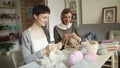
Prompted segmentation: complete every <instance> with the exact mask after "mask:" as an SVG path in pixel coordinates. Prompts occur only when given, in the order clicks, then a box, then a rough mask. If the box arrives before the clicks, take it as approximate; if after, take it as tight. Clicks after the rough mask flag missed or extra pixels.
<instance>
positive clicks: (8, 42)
mask: <svg viewBox="0 0 120 68" xmlns="http://www.w3.org/2000/svg"><path fill="white" fill-rule="evenodd" d="M4 44H14V41H3V42H0V45H4Z"/></svg>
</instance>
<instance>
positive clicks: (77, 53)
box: [68, 51, 83, 66]
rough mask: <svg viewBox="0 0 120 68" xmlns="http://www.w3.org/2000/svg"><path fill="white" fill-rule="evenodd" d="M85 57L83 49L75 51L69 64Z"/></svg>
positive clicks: (69, 59)
mask: <svg viewBox="0 0 120 68" xmlns="http://www.w3.org/2000/svg"><path fill="white" fill-rule="evenodd" d="M82 59H83V54H82V53H81V51H73V52H72V53H71V54H70V56H69V58H68V65H69V66H71V65H72V64H74V63H76V62H77V61H81V60H82Z"/></svg>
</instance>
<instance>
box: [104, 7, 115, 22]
mask: <svg viewBox="0 0 120 68" xmlns="http://www.w3.org/2000/svg"><path fill="white" fill-rule="evenodd" d="M116 17H117V6H112V7H105V8H103V9H102V21H103V23H116V19H117V18H116Z"/></svg>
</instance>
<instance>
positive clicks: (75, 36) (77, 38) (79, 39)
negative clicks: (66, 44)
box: [70, 32, 81, 41]
mask: <svg viewBox="0 0 120 68" xmlns="http://www.w3.org/2000/svg"><path fill="white" fill-rule="evenodd" d="M70 37H73V38H75V39H76V40H78V41H81V38H80V37H79V36H77V34H76V33H74V32H73V33H72V34H70Z"/></svg>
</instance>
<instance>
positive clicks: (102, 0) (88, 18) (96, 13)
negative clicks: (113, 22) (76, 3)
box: [82, 0, 120, 24]
mask: <svg viewBox="0 0 120 68" xmlns="http://www.w3.org/2000/svg"><path fill="white" fill-rule="evenodd" d="M118 1H119V0H82V20H83V24H96V23H101V20H102V8H103V7H111V6H118V9H117V10H118V11H117V22H119V23H120V2H118Z"/></svg>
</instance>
